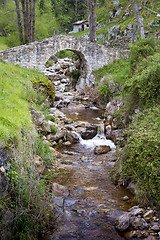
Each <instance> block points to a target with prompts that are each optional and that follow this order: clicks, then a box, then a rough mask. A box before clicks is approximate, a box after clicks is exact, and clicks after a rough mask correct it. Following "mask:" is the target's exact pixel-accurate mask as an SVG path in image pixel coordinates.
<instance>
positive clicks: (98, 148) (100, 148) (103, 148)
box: [94, 145, 111, 154]
mask: <svg viewBox="0 0 160 240" xmlns="http://www.w3.org/2000/svg"><path fill="white" fill-rule="evenodd" d="M110 151H111V148H110V146H106V145H99V146H96V147H95V149H94V153H95V154H104V153H108V152H110Z"/></svg>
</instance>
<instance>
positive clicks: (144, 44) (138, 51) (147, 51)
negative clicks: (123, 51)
mask: <svg viewBox="0 0 160 240" xmlns="http://www.w3.org/2000/svg"><path fill="white" fill-rule="evenodd" d="M155 51H156V42H155V39H154V38H148V39H141V40H139V41H138V42H137V43H136V44H134V45H131V46H130V62H131V67H132V69H133V70H134V69H135V68H136V66H138V64H139V62H140V61H141V60H142V59H143V58H146V57H147V56H150V55H153V54H154V52H155Z"/></svg>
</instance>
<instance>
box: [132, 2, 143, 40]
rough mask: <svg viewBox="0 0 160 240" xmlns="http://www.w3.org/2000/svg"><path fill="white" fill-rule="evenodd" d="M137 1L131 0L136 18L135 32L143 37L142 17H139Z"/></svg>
mask: <svg viewBox="0 0 160 240" xmlns="http://www.w3.org/2000/svg"><path fill="white" fill-rule="evenodd" d="M137 1H138V0H134V2H133V4H134V6H133V11H134V15H135V18H136V24H137V34H138V33H139V34H140V36H141V38H145V36H144V26H143V19H142V18H141V16H140V13H139V8H140V4H138V2H137Z"/></svg>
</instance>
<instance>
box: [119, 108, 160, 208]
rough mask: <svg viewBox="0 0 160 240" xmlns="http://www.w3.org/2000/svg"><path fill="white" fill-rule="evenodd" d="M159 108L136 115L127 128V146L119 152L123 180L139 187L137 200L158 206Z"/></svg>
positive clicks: (159, 201)
mask: <svg viewBox="0 0 160 240" xmlns="http://www.w3.org/2000/svg"><path fill="white" fill-rule="evenodd" d="M159 123H160V106H157V107H153V108H150V109H148V110H145V111H143V112H142V113H139V114H137V115H136V116H135V118H134V120H133V122H132V124H131V125H130V127H129V129H128V135H127V144H126V146H125V147H124V148H123V150H122V152H121V159H122V160H123V168H122V177H125V176H129V177H130V178H131V179H132V180H134V181H136V182H137V184H138V189H139V193H138V198H139V200H140V201H141V202H143V203H146V204H148V203H151V204H154V205H155V206H157V207H160V195H159V192H160V172H159V169H160V132H159Z"/></svg>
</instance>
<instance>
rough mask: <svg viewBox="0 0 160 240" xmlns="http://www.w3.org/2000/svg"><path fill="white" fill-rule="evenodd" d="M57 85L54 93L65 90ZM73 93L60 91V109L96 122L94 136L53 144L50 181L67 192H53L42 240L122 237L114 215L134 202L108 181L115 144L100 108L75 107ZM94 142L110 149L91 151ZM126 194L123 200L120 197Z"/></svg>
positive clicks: (116, 239) (73, 118) (111, 239)
mask: <svg viewBox="0 0 160 240" xmlns="http://www.w3.org/2000/svg"><path fill="white" fill-rule="evenodd" d="M66 82H67V81H65V84H66ZM61 84H62V83H60V84H58V83H57V84H55V85H57V86H58V88H57V94H59V93H60V92H59V89H65V87H64V85H63V87H60V86H61ZM63 84H64V83H63ZM74 95H75V92H73V94H72V91H70V92H69V93H68V92H67V91H66V92H65V91H63V92H61V96H63V99H65V100H66V98H69V104H68V107H63V108H61V111H62V112H63V113H64V114H65V116H66V117H67V119H69V120H71V121H73V122H74V124H75V123H76V122H77V123H78V122H79V121H81V122H88V123H92V124H94V125H97V126H98V130H97V135H96V136H95V137H94V138H92V139H88V140H84V139H82V138H81V136H80V135H79V142H78V143H75V144H71V145H57V146H56V147H55V148H56V150H57V151H58V152H59V153H60V156H59V157H57V158H56V163H55V172H56V173H60V174H55V176H54V178H53V183H57V184H60V185H62V186H64V187H65V188H66V189H67V191H68V194H67V195H66V196H58V195H55V197H54V206H55V209H56V217H57V221H56V229H55V231H54V232H48V234H47V236H46V238H45V239H48V240H50V239H54V240H62V239H63V240H71V239H77V240H78V239H79V240H82V239H83V240H97V239H99V240H103V239H107V240H120V239H124V238H123V237H122V236H120V235H119V234H118V232H117V231H116V230H115V228H114V222H115V218H116V217H117V216H119V215H120V214H122V212H123V211H127V210H128V209H129V208H131V207H132V206H134V205H135V202H134V200H133V196H132V195H131V193H130V192H129V191H128V190H126V189H125V188H124V187H122V186H115V185H114V184H112V182H111V180H110V177H109V173H110V171H111V169H112V167H113V165H114V162H115V160H116V151H115V149H116V146H115V145H114V143H113V142H112V141H111V140H107V139H106V137H105V134H104V129H103V111H102V110H100V109H97V108H95V107H94V106H89V107H88V105H87V107H86V108H84V107H79V106H80V103H79V101H74V100H73V99H74V98H73V96H74ZM58 101H59V100H58ZM62 101H63V100H62ZM55 105H56V106H57V105H58V102H57V103H56V104H55ZM77 134H78V133H77ZM97 145H109V146H110V147H111V151H110V152H108V153H106V154H100V155H99V154H94V147H95V146H97ZM126 196H127V197H128V198H127V199H128V200H127V201H125V200H124V197H126Z"/></svg>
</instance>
